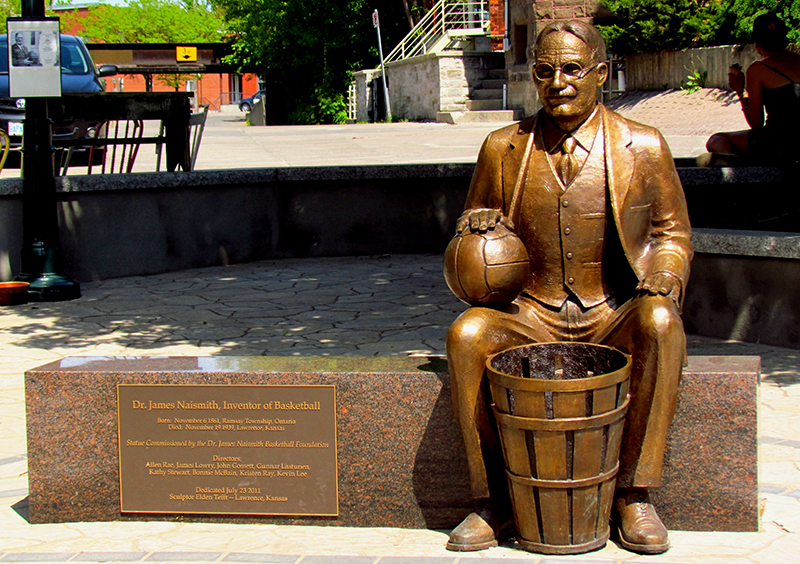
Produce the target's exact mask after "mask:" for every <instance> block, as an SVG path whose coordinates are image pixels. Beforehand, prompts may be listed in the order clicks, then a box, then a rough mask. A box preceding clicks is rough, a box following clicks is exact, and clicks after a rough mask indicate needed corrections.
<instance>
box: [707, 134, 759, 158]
mask: <svg viewBox="0 0 800 564" xmlns="http://www.w3.org/2000/svg"><path fill="white" fill-rule="evenodd" d="M749 132H750V131H749V130H744V131H726V132H722V133H715V134H714V135H712V136H711V137H709V138H708V141H706V150H707V151H708V152H710V153H725V154H728V155H744V154H745V153H746V152H747V134H748V133H749Z"/></svg>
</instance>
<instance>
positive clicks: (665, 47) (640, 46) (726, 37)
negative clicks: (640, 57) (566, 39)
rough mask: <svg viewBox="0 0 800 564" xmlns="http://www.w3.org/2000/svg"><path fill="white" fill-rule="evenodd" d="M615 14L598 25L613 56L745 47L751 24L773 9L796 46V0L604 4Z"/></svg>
mask: <svg viewBox="0 0 800 564" xmlns="http://www.w3.org/2000/svg"><path fill="white" fill-rule="evenodd" d="M605 4H606V5H607V6H608V7H609V8H610V9H611V10H612V11H613V12H614V14H615V15H616V21H615V22H614V23H611V24H610V25H603V26H598V27H599V28H600V31H601V33H602V34H603V36H604V37H605V39H606V44H607V45H608V47H609V50H610V51H611V52H613V53H615V54H621V55H626V54H634V53H657V52H659V51H675V50H679V49H686V48H689V47H707V46H711V45H729V44H735V43H749V42H750V33H751V30H752V27H753V20H754V19H755V18H756V17H757V16H759V15H761V14H764V13H766V12H769V11H775V12H777V13H778V15H779V16H781V17H782V18H783V19H784V21H786V23H787V25H789V27H790V29H791V30H792V31H791V32H790V36H789V37H790V40H791V41H792V42H795V43H797V42H800V0H608V1H607V2H606V3H605Z"/></svg>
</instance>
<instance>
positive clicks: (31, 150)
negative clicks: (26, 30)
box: [17, 0, 81, 302]
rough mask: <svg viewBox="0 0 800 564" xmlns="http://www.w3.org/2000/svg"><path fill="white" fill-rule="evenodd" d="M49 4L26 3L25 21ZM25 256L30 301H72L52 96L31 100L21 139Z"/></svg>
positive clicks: (23, 276)
mask: <svg viewBox="0 0 800 564" xmlns="http://www.w3.org/2000/svg"><path fill="white" fill-rule="evenodd" d="M44 14H45V12H44V0H22V16H23V17H44ZM22 146H23V147H22V253H21V272H20V274H19V276H17V280H21V281H23V282H28V283H30V285H31V286H30V290H29V294H30V297H31V299H34V300H40V301H47V302H53V301H60V300H72V299H75V298H79V297H80V296H81V289H80V285H79V284H78V283H77V282H75V281H74V280H72V279H70V278H69V277H67V276H65V275H64V274H62V273H61V272H62V269H63V261H62V256H61V248H60V247H59V244H58V211H57V202H56V181H55V172H54V163H53V155H54V152H55V148H54V147H53V122H52V121H51V120H50V118H49V116H48V98H26V100H25V130H24V132H23V137H22Z"/></svg>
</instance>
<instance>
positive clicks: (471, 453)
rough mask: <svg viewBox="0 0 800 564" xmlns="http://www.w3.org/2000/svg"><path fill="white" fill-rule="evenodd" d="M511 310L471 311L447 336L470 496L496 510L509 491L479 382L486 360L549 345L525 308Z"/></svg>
mask: <svg viewBox="0 0 800 564" xmlns="http://www.w3.org/2000/svg"><path fill="white" fill-rule="evenodd" d="M514 310H517V306H513V305H512V306H510V307H509V308H507V309H506V311H501V310H496V309H490V308H483V307H473V308H470V309H468V310H467V311H465V312H464V313H463V314H462V315H461V316H460V317H459V318H458V319H457V320H456V321H455V322H454V323H453V325H452V326H451V327H450V331H449V332H448V334H447V361H448V364H449V367H450V382H451V389H452V396H453V410H454V411H455V416H456V420H457V421H458V423H459V426H460V428H461V433H462V435H463V437H464V446H465V447H466V454H467V461H468V464H469V474H470V485H471V489H472V495H473V497H474V498H475V499H476V500H482V499H484V500H485V499H488V498H491V499H492V500H494V501H495V502H497V503H500V504H505V503H507V501H508V486H507V481H506V476H505V469H504V464H503V455H502V450H501V448H500V443H499V439H498V437H497V432H496V430H495V424H494V420H493V417H491V414H490V413H489V405H490V403H489V401H488V400H489V398H490V395H489V394H490V392H489V389H488V385H487V381H486V379H485V378H484V377H483V376H484V367H485V363H486V359H487V358H488V357H489V356H491V355H492V354H494V353H497V352H500V351H502V350H505V349H507V348H510V347H513V346H516V345H522V344H526V343H531V342H540V341H550V340H553V338H552V336H551V335H550V334H549V333H547V331H546V330H544V328H542V327H541V325H540V324H539V323H538V321H537V320H536V318H535V317H533V316H529V315H527V312H526V311H525V308H524V307H523V308H520V309H519V310H518V311H514Z"/></svg>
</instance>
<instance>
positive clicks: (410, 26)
mask: <svg viewBox="0 0 800 564" xmlns="http://www.w3.org/2000/svg"><path fill="white" fill-rule="evenodd" d="M403 8H405V10H406V17H407V18H408V29H409V30H412V29H414V19H413V18H412V17H411V10H410V9H409V8H408V0H403Z"/></svg>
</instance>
